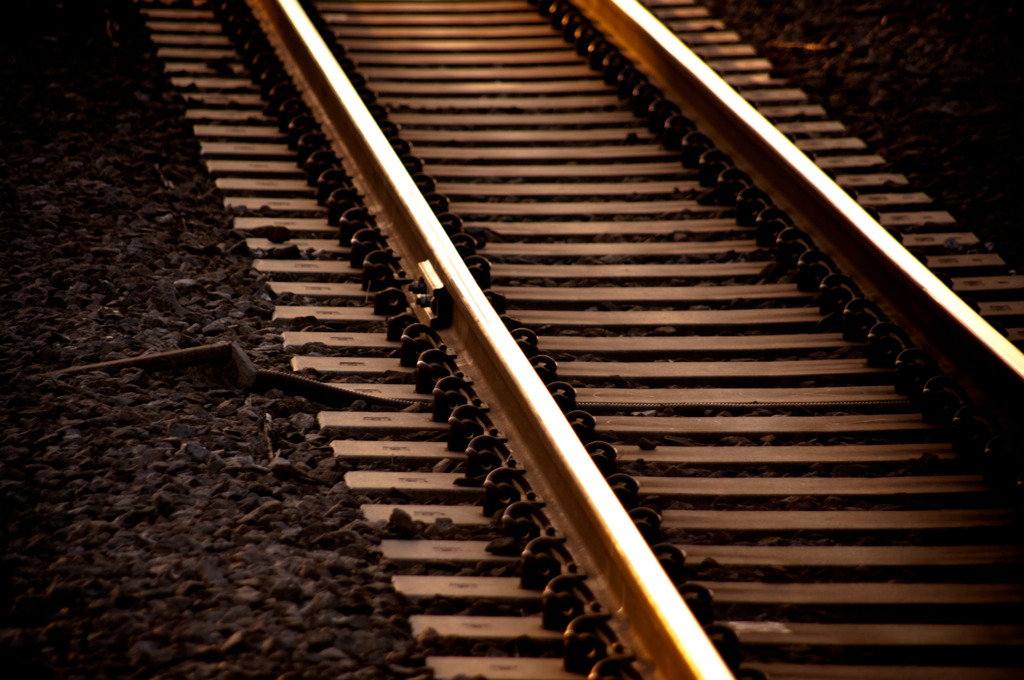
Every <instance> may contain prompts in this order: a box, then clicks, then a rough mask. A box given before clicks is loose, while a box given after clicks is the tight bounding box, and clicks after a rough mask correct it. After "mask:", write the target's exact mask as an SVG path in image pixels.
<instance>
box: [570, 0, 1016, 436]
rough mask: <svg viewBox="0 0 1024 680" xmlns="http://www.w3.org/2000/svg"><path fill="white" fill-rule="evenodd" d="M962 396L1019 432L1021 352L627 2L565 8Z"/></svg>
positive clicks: (582, 1) (583, 0)
mask: <svg viewBox="0 0 1024 680" xmlns="http://www.w3.org/2000/svg"><path fill="white" fill-rule="evenodd" d="M573 2H574V4H575V5H576V6H577V7H578V8H579V9H580V10H581V11H582V12H583V13H584V14H585V15H586V16H587V17H588V18H589V19H590V20H591V21H593V22H594V23H595V24H596V25H597V26H598V27H599V28H600V29H601V30H602V31H604V32H605V34H606V35H607V36H609V37H610V38H611V39H612V41H613V42H615V43H616V44H618V45H619V47H620V48H624V49H625V50H626V52H627V53H628V54H629V55H630V56H631V57H633V58H634V59H636V60H638V61H639V63H640V68H641V70H643V71H645V72H646V73H647V75H648V76H652V77H654V78H655V79H656V80H657V81H658V85H659V86H660V87H661V88H662V89H663V90H664V91H665V92H666V93H668V94H669V95H670V96H671V98H673V99H674V100H675V101H676V103H677V104H678V105H680V106H681V108H682V110H683V111H684V112H685V113H686V115H687V116H689V117H690V118H691V119H693V120H694V122H696V123H697V124H698V126H699V127H701V128H702V130H703V131H704V132H705V133H706V134H708V136H709V137H711V138H712V139H713V140H714V141H715V144H716V145H718V146H719V147H720V148H721V149H722V150H723V151H725V152H726V153H728V154H729V155H730V156H731V157H732V159H733V161H734V162H735V163H736V164H737V166H739V167H740V168H741V169H742V170H744V171H745V172H746V173H747V174H749V175H750V176H751V177H752V178H753V179H754V180H755V181H756V182H757V184H758V186H760V187H761V188H762V189H763V190H765V191H767V192H768V194H769V195H770V196H772V198H773V200H774V201H775V202H776V204H777V205H779V207H781V208H783V209H784V210H786V211H787V212H788V213H789V214H790V215H791V216H792V217H793V218H794V220H795V221H796V222H797V225H798V226H799V227H800V228H801V229H803V230H804V231H806V232H807V233H808V234H810V235H811V236H812V237H813V238H814V239H815V241H816V242H817V243H818V245H819V246H820V247H821V249H822V250H823V251H825V252H826V253H827V254H828V255H829V256H830V257H832V258H833V260H835V261H836V263H838V264H839V265H840V266H841V267H842V268H843V269H845V270H846V271H847V272H856V274H857V283H858V284H859V285H860V286H861V288H862V289H863V290H864V292H865V293H866V294H867V295H868V296H869V297H870V298H871V299H872V300H873V301H874V302H875V303H876V304H878V305H879V306H880V307H881V308H882V309H883V310H884V311H885V312H886V314H888V315H889V316H890V317H891V318H892V319H893V320H895V321H896V322H897V323H899V324H900V325H901V326H902V327H903V330H904V331H905V332H907V334H908V335H909V336H910V337H911V338H912V339H913V340H914V342H915V343H917V345H918V346H920V347H922V348H923V349H925V350H926V351H928V352H929V353H930V354H932V355H933V356H934V357H935V359H936V360H937V361H938V362H939V364H940V366H941V367H942V369H943V370H944V371H945V372H946V373H947V374H948V375H950V376H952V377H954V378H956V379H957V380H958V381H960V382H961V384H963V386H964V387H965V389H967V390H968V391H969V392H970V393H971V396H972V397H973V398H974V399H975V400H976V401H977V402H978V403H979V404H983V405H985V406H986V407H988V408H989V409H990V410H992V411H993V412H994V413H996V414H1003V416H1002V417H1003V418H1004V422H1003V425H1004V426H1005V427H1007V428H1008V429H1010V430H1019V429H1020V428H1021V424H1020V422H1019V418H1018V417H1017V414H1020V413H1022V412H1024V354H1022V353H1021V351H1020V350H1018V349H1017V348H1016V347H1014V345H1013V344H1012V343H1010V342H1009V341H1008V340H1007V339H1006V338H1004V337H1003V336H1002V335H1000V334H999V332H998V331H996V330H995V329H994V328H992V326H991V325H989V324H988V322H986V321H985V320H984V319H983V318H981V317H980V316H979V315H978V314H977V313H976V312H975V311H974V310H973V309H971V308H970V307H969V306H968V305H967V304H965V303H964V301H963V300H961V299H960V298H959V297H958V296H957V295H956V294H955V293H953V292H952V291H951V290H950V289H949V288H948V287H947V286H946V285H945V284H943V283H942V282H941V281H939V279H937V278H936V277H935V275H934V274H932V273H931V272H930V271H929V270H928V269H927V268H926V267H925V266H924V265H922V264H921V263H920V262H919V261H918V260H917V258H915V257H914V256H913V255H912V254H910V253H909V252H908V251H907V250H906V249H905V248H903V246H902V245H900V244H899V243H898V242H897V241H896V240H895V239H894V238H893V237H892V236H891V235H890V234H889V233H888V232H887V231H886V230H885V228H883V227H882V226H881V225H880V224H879V223H878V222H876V221H875V220H874V219H872V218H871V216H870V215H868V213H867V212H865V211H864V209H863V208H862V207H861V206H860V205H858V204H857V202H856V201H854V200H853V199H852V198H851V197H850V196H849V195H848V194H847V193H846V192H845V191H844V190H843V189H842V188H841V187H839V186H838V185H837V184H836V183H835V182H834V181H832V180H831V179H830V178H829V177H828V176H827V175H825V173H824V172H822V171H821V170H820V169H819V168H818V167H817V166H816V165H815V164H814V163H813V162H812V161H811V160H810V159H809V158H808V157H807V156H806V155H804V153H803V152H801V151H800V150H799V149H797V147H796V146H795V145H794V144H793V143H792V142H791V141H789V139H787V138H786V137H785V136H784V135H783V134H782V133H780V132H779V131H778V130H776V129H775V127H774V126H772V125H771V123H769V122H768V121H767V120H765V118H764V117H763V116H762V115H761V114H760V113H758V112H757V111H756V110H755V109H754V108H753V107H752V106H751V105H750V104H749V103H747V102H746V100H744V99H743V97H742V96H740V95H739V94H738V93H737V92H736V91H735V90H734V89H733V88H732V87H731V86H729V85H728V84H727V83H726V82H725V81H724V80H722V79H721V78H720V77H719V76H718V75H717V74H716V73H715V72H714V71H712V70H711V69H710V68H709V67H708V66H707V65H706V64H705V63H704V62H703V61H702V60H701V59H700V57H698V56H697V55H696V54H695V53H694V52H693V51H691V50H690V49H689V48H688V47H686V46H685V45H683V44H682V43H681V42H680V40H679V39H678V38H677V37H676V36H675V35H673V34H672V33H671V31H669V30H668V28H666V27H665V25H664V24H662V23H661V22H660V21H659V20H658V19H656V18H655V17H654V16H653V15H652V14H651V13H650V12H649V11H647V9H645V8H644V7H642V6H641V5H640V4H639V3H638V2H636V0H573Z"/></svg>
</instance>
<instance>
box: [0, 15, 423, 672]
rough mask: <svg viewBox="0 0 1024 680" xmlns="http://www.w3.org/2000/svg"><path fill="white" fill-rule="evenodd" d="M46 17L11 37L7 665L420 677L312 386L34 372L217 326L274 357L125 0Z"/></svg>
mask: <svg viewBox="0 0 1024 680" xmlns="http://www.w3.org/2000/svg"><path fill="white" fill-rule="evenodd" d="M37 9H38V15H37V16H29V17H27V19H26V23H25V24H24V25H21V26H18V27H16V28H17V29H18V30H17V31H16V35H13V36H8V37H9V38H10V39H9V40H8V41H6V42H5V47H4V48H3V52H2V55H0V72H2V76H0V78H2V80H3V82H4V87H3V88H0V115H2V118H3V123H4V133H3V134H2V135H0V246H2V247H0V267H2V270H3V272H4V275H3V279H2V285H3V297H2V301H0V304H2V305H3V315H4V323H3V324H2V327H0V338H2V340H0V344H2V348H3V349H2V351H3V364H2V368H0V376H2V378H0V379H2V380H3V389H2V390H0V394H2V396H0V400H2V403H3V407H2V415H0V420H2V425H3V435H2V437H3V439H2V445H0V514H2V515H3V517H4V521H3V523H2V524H0V658H3V659H4V665H5V677H8V678H32V679H34V680H39V679H45V678H124V677H139V678H142V677H167V678H178V677H181V678H185V677H188V678H257V677H258V678H274V677H280V678H297V677H303V678H337V677H346V678H359V679H363V680H372V679H374V678H391V677H399V676H402V677H414V676H415V675H416V674H417V671H416V669H415V666H416V665H417V664H419V663H421V661H419V660H417V659H416V658H415V657H414V656H413V649H414V642H413V641H412V639H411V638H410V636H409V632H408V631H409V629H408V623H407V620H406V618H405V614H404V613H403V612H405V611H406V605H405V603H404V600H403V599H402V598H401V597H400V596H398V595H396V594H395V593H394V592H393V589H392V587H391V585H390V582H389V574H388V573H387V571H386V570H384V569H382V568H381V567H380V566H379V564H378V562H379V560H378V556H377V553H376V551H375V545H376V544H377V543H378V542H379V540H380V536H381V533H382V531H383V528H382V527H378V526H370V525H368V524H366V523H365V522H363V521H362V520H360V519H359V510H358V507H359V503H360V502H361V499H360V498H359V497H357V496H355V495H353V494H351V493H350V492H349V491H348V490H347V487H345V485H344V484H343V483H342V482H341V475H342V474H343V472H344V470H343V469H342V468H341V467H340V466H339V465H338V464H337V461H336V460H335V459H334V458H333V457H332V456H331V455H330V451H329V448H328V447H327V438H326V437H325V436H324V435H322V434H321V433H320V432H319V428H318V426H317V423H316V418H315V413H316V411H317V410H318V407H317V406H316V405H315V404H311V403H310V402H308V401H306V400H304V399H301V398H282V397H283V395H280V394H275V393H273V392H270V393H268V394H267V395H258V394H249V395H246V394H243V393H241V392H240V391H239V390H237V389H235V388H234V387H233V385H232V384H231V382H230V380H227V379H226V377H225V375H224V372H223V371H222V370H220V369H218V368H217V367H207V368H195V369H190V370H187V371H176V372H175V371H164V372H144V371H142V370H140V369H137V368H129V369H124V370H121V371H119V372H117V373H115V374H113V375H108V374H107V373H103V372H95V371H94V372H84V373H77V374H74V375H69V376H64V377H59V378H47V377H42V376H41V375H40V374H41V373H43V372H46V371H52V370H55V369H59V368H63V367H67V366H72V365H79V364H88V363H93V362H97V361H109V360H113V359H118V358H122V357H126V356H136V355H140V354H144V353H150V352H157V351H168V350H174V349H180V348H186V347H191V346H196V345H201V344H208V343H214V342H224V341H231V340H234V341H237V342H239V343H241V344H242V346H243V347H244V348H245V349H246V350H247V351H248V353H249V354H250V356H252V357H253V359H254V360H255V361H256V363H257V364H258V365H260V366H262V367H275V368H285V367H286V365H287V364H286V358H285V357H284V356H283V355H282V354H281V353H280V335H279V331H280V329H279V328H277V327H275V326H273V325H271V323H270V321H269V319H270V315H271V312H272V304H271V302H270V297H269V295H268V293H267V291H266V289H265V285H264V283H265V282H264V281H263V280H262V278H260V277H259V276H258V275H255V274H254V273H253V272H252V271H251V268H250V264H251V258H250V256H249V255H248V253H247V252H246V250H245V248H244V242H242V241H241V239H239V238H238V237H237V236H235V235H233V234H232V232H231V230H230V227H231V215H229V214H228V213H226V212H225V211H224V209H223V207H222V205H221V200H220V196H219V195H218V192H217V190H216V188H215V187H214V186H213V184H212V182H211V181H210V179H209V178H208V177H207V176H206V175H205V172H204V169H203V167H202V165H201V164H200V162H199V156H198V145H197V144H196V143H195V142H194V141H193V140H192V139H191V135H190V131H189V129H188V127H187V125H186V123H185V122H184V120H183V118H182V115H183V112H184V106H183V103H182V101H181V100H180V99H179V98H178V97H176V96H175V95H174V94H173V93H172V91H171V89H170V87H169V85H168V84H167V82H166V81H165V79H164V78H163V76H162V73H161V70H160V66H159V64H158V63H157V62H156V60H155V58H154V57H153V55H152V54H151V51H150V47H149V44H148V43H147V42H146V41H145V40H144V39H143V37H142V35H141V33H140V32H139V29H138V26H136V25H133V22H132V21H131V17H132V11H131V9H130V7H125V6H122V5H120V4H118V3H108V4H107V7H106V8H105V7H104V5H102V4H100V3H63V4H62V6H61V7H57V5H56V4H54V5H53V6H51V7H49V8H47V7H45V5H44V6H42V7H41V8H37ZM126 10H127V11H126ZM44 16H46V17H53V18H55V19H56V20H57V23H56V25H55V27H50V28H45V29H44V28H43V21H42V19H43V17H44Z"/></svg>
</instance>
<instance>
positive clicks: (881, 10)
mask: <svg viewBox="0 0 1024 680" xmlns="http://www.w3.org/2000/svg"><path fill="white" fill-rule="evenodd" d="M704 4H706V5H707V6H708V7H709V8H710V9H711V11H712V13H713V14H715V15H716V16H718V17H720V18H722V19H724V20H725V21H726V23H727V24H728V25H729V26H730V27H732V28H733V29H734V30H736V31H738V32H739V33H740V35H741V36H743V38H744V39H745V40H747V41H748V42H750V43H751V44H753V45H754V46H755V47H756V48H757V49H758V50H759V51H760V52H761V54H763V55H764V56H766V57H767V58H769V59H771V60H772V62H773V64H774V65H775V66H776V67H777V68H778V69H779V71H780V73H781V74H782V75H785V76H788V77H790V78H791V79H792V80H793V81H794V82H795V83H796V84H798V85H799V86H800V87H802V88H803V89H804V90H805V91H806V92H807V93H808V95H809V96H810V97H811V98H812V100H813V101H816V102H817V103H819V104H821V105H822V106H824V107H825V109H826V110H827V111H828V112H829V113H830V115H832V116H833V117H835V118H837V119H839V120H842V121H843V123H845V124H846V125H847V126H848V127H849V128H850V130H851V131H852V132H853V133H854V134H855V135H857V136H859V137H861V138H863V139H864V140H865V141H866V142H867V143H868V145H869V146H870V147H872V148H873V149H874V150H875V151H877V152H878V153H880V154H881V155H882V156H883V157H885V158H886V159H888V160H889V162H890V163H889V165H890V168H891V169H892V170H894V171H896V172H901V173H903V174H905V175H906V176H907V177H908V178H909V179H910V180H911V182H912V183H914V184H915V185H916V186H917V187H918V188H919V189H920V190H922V191H925V192H927V193H928V194H929V195H930V196H932V198H934V199H936V200H937V201H938V203H939V204H940V205H941V206H943V207H944V208H946V209H947V210H949V211H950V213H952V214H953V216H954V217H956V218H957V219H958V220H959V221H960V222H961V224H962V225H963V226H964V227H966V228H967V229H969V230H970V231H974V232H975V233H976V234H978V236H979V237H980V238H981V239H982V240H984V241H987V242H990V243H991V247H992V249H993V250H995V251H996V252H998V253H1000V254H1001V255H1002V256H1003V258H1004V259H1005V260H1006V261H1007V262H1008V264H1009V265H1010V266H1011V267H1012V268H1014V269H1016V270H1017V271H1021V270H1022V268H1024V227H1022V226H1021V223H1020V215H1021V211H1022V206H1024V202H1022V198H1021V196H1022V195H1021V192H1020V190H1019V188H1018V187H1017V186H1016V184H1017V182H1018V178H1019V175H1020V167H1021V165H1022V162H1024V145H1022V144H1021V135H1020V130H1019V123H1018V121H1020V120H1021V116H1022V114H1024V87H1022V84H1021V78H1022V74H1024V51H1022V50H1021V49H1020V45H1019V31H1018V30H1017V29H1016V26H1017V25H1018V24H1019V20H1020V18H1019V16H1018V15H1019V14H1020V7H1019V6H1016V5H1015V3H1013V2H1011V0H993V1H989V0H956V1H955V2H943V3H920V2H913V0H885V1H882V2H875V1H870V0H868V1H861V0H852V1H851V0H825V1H824V2H809V1H808V0H794V2H786V3H778V2H765V1H764V0H706V2H705V3H704Z"/></svg>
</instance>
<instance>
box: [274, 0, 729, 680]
mask: <svg viewBox="0 0 1024 680" xmlns="http://www.w3.org/2000/svg"><path fill="white" fill-rule="evenodd" d="M254 5H255V6H256V7H258V8H259V9H260V10H261V11H262V12H263V13H264V16H265V17H266V19H267V23H268V24H269V26H270V27H271V28H272V30H273V31H275V32H276V36H277V40H279V41H280V42H281V44H282V45H283V46H284V48H285V50H286V54H287V55H288V59H290V60H293V63H294V66H295V68H296V71H297V73H295V74H294V75H295V76H297V77H301V78H302V79H303V80H305V81H306V83H308V85H309V89H308V91H309V92H311V93H312V97H313V98H314V103H313V106H314V108H315V109H319V110H320V111H321V113H322V115H323V116H324V118H325V122H328V123H329V124H330V125H331V126H333V128H334V129H335V131H336V132H337V134H338V136H339V138H340V140H341V143H342V145H343V146H344V148H345V151H346V152H347V153H346V156H347V157H348V158H350V159H352V160H353V161H354V162H355V164H356V167H357V168H358V169H359V171H360V172H361V173H362V174H363V177H364V182H365V185H364V190H365V192H366V194H367V195H369V196H373V197H374V198H375V199H376V203H377V206H378V207H379V208H380V209H381V214H383V215H385V216H386V217H387V218H388V219H389V221H390V224H391V227H392V229H394V232H395V233H396V234H397V235H398V236H399V242H400V243H401V244H402V246H401V247H403V248H405V249H407V250H406V252H404V253H402V254H403V255H404V258H403V261H405V262H418V263H423V262H424V261H427V262H429V263H430V267H431V269H432V270H433V272H435V273H436V275H437V277H439V278H440V282H441V284H442V286H443V288H444V289H445V291H447V294H448V295H449V296H450V297H451V299H452V301H453V303H454V306H455V313H454V317H453V324H452V331H453V332H454V336H453V339H452V344H453V345H454V346H455V347H457V348H458V354H459V356H461V357H463V358H464V359H466V360H467V361H468V362H469V363H470V364H471V365H473V366H474V367H475V368H476V369H477V371H476V372H475V373H474V377H475V379H476V381H477V383H476V385H477V387H476V389H477V391H478V392H479V393H480V394H481V396H483V397H484V399H485V401H487V402H490V403H495V404H499V403H500V404H501V411H500V413H499V412H494V413H493V415H492V417H493V418H494V420H495V421H497V424H499V425H500V426H501V429H502V431H503V432H504V433H505V434H506V436H508V437H509V439H510V445H511V448H513V449H514V450H515V451H517V452H518V455H519V456H520V457H522V458H523V460H524V462H525V463H526V464H527V465H529V466H530V467H532V468H533V469H535V470H543V474H540V475H537V476H536V477H535V478H534V480H533V481H534V483H535V484H537V485H538V487H539V491H540V492H541V495H542V497H545V498H548V499H551V500H550V501H549V503H550V504H551V506H552V508H557V514H559V515H561V516H562V517H564V518H565V520H566V522H565V523H563V524H562V526H563V527H564V528H563V530H564V531H565V532H566V533H567V534H568V536H569V538H570V543H571V546H572V547H573V548H574V551H578V554H581V555H586V556H587V557H586V559H583V560H581V562H582V563H583V564H584V566H586V567H589V568H590V570H592V571H593V572H594V573H601V574H602V575H603V577H604V578H605V579H606V581H607V583H606V588H607V591H606V592H605V593H604V595H605V597H607V598H608V600H609V601H611V602H614V603H615V604H614V606H613V608H612V610H613V611H622V612H623V613H624V614H625V615H626V616H627V617H628V618H629V620H630V622H631V623H632V626H633V630H631V631H629V632H628V633H627V634H626V635H627V637H628V638H629V639H630V640H631V641H632V642H633V644H634V645H635V647H636V648H637V649H642V650H644V652H645V655H646V656H647V658H649V659H652V660H654V663H655V674H656V676H657V677H662V678H665V680H669V679H670V678H707V679H709V680H711V679H713V678H728V677H730V675H731V674H730V673H729V670H728V669H727V668H726V667H725V665H724V663H723V662H722V660H721V659H720V657H719V656H718V654H717V653H716V652H715V651H714V648H713V647H712V646H711V644H710V643H709V642H708V640H707V638H705V637H704V635H703V634H702V633H701V631H700V628H699V626H698V624H697V622H696V621H695V620H694V618H693V616H692V615H691V614H690V612H689V610H688V609H687V608H686V605H684V604H683V601H682V599H681V598H680V596H679V594H678V592H677V591H676V589H675V587H674V586H673V585H672V583H671V582H670V581H669V580H668V577H667V576H666V575H665V572H664V571H663V570H662V568H661V566H660V565H659V564H658V562H657V561H656V560H655V558H654V555H653V553H651V551H650V549H649V548H648V546H647V544H646V543H645V542H644V540H643V538H642V537H641V536H640V533H639V532H638V531H637V529H636V527H635V525H634V524H633V522H632V520H631V519H630V518H629V517H628V516H627V515H626V512H625V510H624V509H623V508H622V506H621V505H620V504H619V503H618V501H617V500H616V498H615V496H614V495H613V493H612V491H611V489H610V488H609V486H608V484H607V483H606V482H605V480H604V479H603V478H602V477H601V475H600V474H599V473H598V471H597V468H596V467H595V466H594V464H593V462H592V461H591V459H590V456H589V454H587V452H586V451H585V450H584V449H583V445H582V444H581V442H580V440H579V439H578V438H577V436H576V434H575V433H574V432H573V430H572V428H571V427H570V426H569V424H568V422H567V421H566V420H565V418H564V417H563V416H562V414H561V411H560V410H559V408H558V406H557V405H556V404H555V402H554V400H553V399H552V397H551V394H550V393H549V392H548V390H547V388H546V387H545V386H544V384H543V383H542V382H541V381H540V379H539V378H538V377H537V374H536V373H535V372H534V370H533V369H532V367H531V366H530V364H529V362H528V361H527V359H526V357H525V356H524V355H523V353H522V351H521V350H520V349H519V347H518V345H517V344H516V343H515V342H514V341H513V339H512V336H511V335H510V334H509V332H508V330H507V329H506V328H505V326H504V324H503V323H502V321H501V320H500V319H499V318H498V315H497V313H496V312H495V311H494V309H493V307H492V306H491V304H490V302H488V300H487V299H486V298H485V297H484V296H483V293H482V292H481V291H480V288H479V286H477V285H476V283H475V281H474V279H473V277H472V275H471V274H470V272H469V270H468V269H467V268H466V265H465V264H464V262H463V260H462V258H461V257H459V255H458V253H456V251H455V247H454V246H453V245H452V243H451V241H450V240H449V239H448V237H447V235H446V234H445V232H444V229H443V228H442V227H441V225H440V223H439V222H438V220H437V218H436V217H435V216H434V213H433V212H432V211H431V209H430V207H429V206H428V205H427V203H426V201H425V200H424V198H423V196H422V194H421V193H420V192H419V191H418V190H417V189H416V185H415V184H414V182H413V181H412V179H411V178H410V176H409V173H408V172H407V171H406V169H405V168H404V167H403V166H402V163H401V161H399V159H398V156H397V155H396V154H395V151H394V150H393V149H392V147H391V144H390V143H389V142H388V141H387V140H386V139H385V138H384V135H383V134H382V133H381V132H380V130H379V129H378V128H377V126H376V124H375V123H374V122H373V118H372V117H371V116H370V114H369V112H368V111H367V110H366V107H365V106H364V105H363V103H362V101H361V100H360V98H359V97H358V95H357V94H356V92H355V90H354V89H353V88H352V85H351V83H349V81H348V79H347V78H346V77H345V74H344V73H343V72H342V71H341V69H340V68H338V66H337V63H336V62H335V61H334V58H333V55H331V53H330V51H329V50H328V49H327V46H326V45H325V44H324V43H323V40H322V39H321V38H320V37H319V35H318V34H317V32H316V30H315V29H314V27H313V26H312V24H311V23H309V20H308V18H307V17H306V15H305V12H303V10H302V8H301V7H300V6H299V4H298V3H297V2H295V0H277V1H276V2H271V1H269V0H267V1H259V2H255V3H254ZM420 266H421V267H423V265H422V264H421V265H420ZM435 290H436V289H435ZM437 294H438V293H437V292H435V295H437ZM424 320H425V321H429V320H430V319H429V318H428V317H427V316H426V315H424ZM555 499H557V501H556V500H555Z"/></svg>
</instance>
